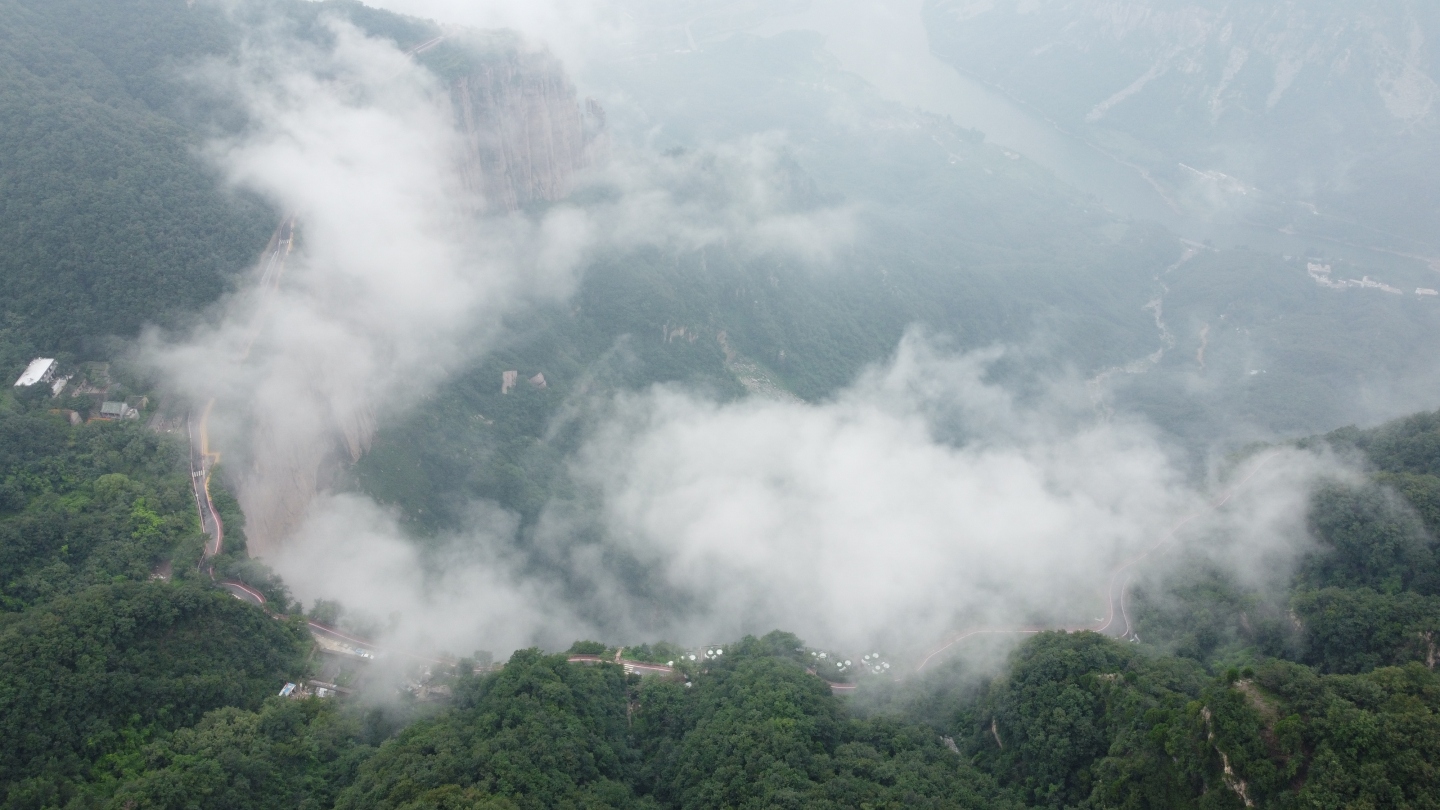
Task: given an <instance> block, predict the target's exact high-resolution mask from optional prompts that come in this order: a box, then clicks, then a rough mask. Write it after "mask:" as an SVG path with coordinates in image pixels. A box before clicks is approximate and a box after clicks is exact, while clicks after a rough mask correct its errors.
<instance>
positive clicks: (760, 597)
mask: <svg viewBox="0 0 1440 810" xmlns="http://www.w3.org/2000/svg"><path fill="white" fill-rule="evenodd" d="M996 354H997V353H995V352H990V353H978V354H966V355H958V356H957V355H952V354H949V353H947V352H945V351H943V350H939V349H936V348H935V347H934V346H932V345H931V343H930V342H929V341H927V340H925V339H923V338H921V337H919V336H915V335H912V336H910V337H908V338H907V339H906V340H905V342H904V343H903V344H902V345H901V346H900V347H899V349H898V351H897V354H896V356H895V358H894V359H893V360H892V362H890V363H888V364H886V365H885V366H883V367H881V368H877V369H874V370H872V371H871V372H870V373H868V374H866V375H864V376H863V377H862V378H861V379H860V380H858V381H857V382H856V383H855V384H854V385H853V386H851V387H850V388H849V389H847V390H846V391H844V392H842V393H841V394H840V395H838V396H837V397H836V398H835V399H834V400H832V401H830V402H827V403H822V404H805V403H796V402H780V401H773V400H764V399H753V398H752V399H748V400H743V401H738V402H730V403H719V402H715V401H711V400H707V399H705V398H703V397H700V396H697V395H695V394H693V393H691V392H687V391H684V390H680V389H674V388H658V389H655V390H652V391H648V392H644V393H636V394H629V395H621V396H620V397H619V398H618V399H616V400H614V401H612V402H611V403H610V404H609V406H608V408H606V409H605V414H606V415H605V416H604V417H602V418H600V419H597V420H596V422H595V423H594V427H593V432H592V434H591V437H590V439H589V441H588V442H587V444H586V448H585V450H584V452H583V453H582V454H581V455H580V456H579V458H578V459H577V461H576V462H575V466H574V468H573V470H572V474H573V476H574V480H575V483H576V484H577V489H578V491H580V492H581V493H583V494H582V495H581V496H579V497H578V498H576V499H573V500H568V501H564V502H556V503H554V504H553V505H552V507H551V508H550V509H549V511H548V512H547V515H546V516H545V518H544V519H543V520H542V524H541V526H540V528H539V530H538V532H537V533H536V535H535V536H534V537H532V538H530V540H531V542H532V543H533V544H534V547H533V548H527V549H526V550H525V552H524V553H518V552H516V551H515V548H516V546H515V544H514V530H515V523H514V521H513V519H510V518H507V517H505V516H504V514H503V513H501V512H498V511H497V510H495V509H494V508H493V507H486V506H483V505H480V506H477V509H476V512H475V516H474V519H473V522H472V526H473V527H474V529H473V530H472V531H469V532H467V533H463V534H460V535H455V536H451V537H446V538H441V539H440V540H439V541H437V543H436V544H435V545H434V546H433V547H432V548H431V550H429V551H427V552H424V553H422V552H419V551H417V550H415V546H414V545H413V544H412V543H410V542H409V541H406V540H404V539H403V536H402V533H401V532H400V530H399V529H398V527H397V525H396V522H395V520H394V518H393V516H389V515H387V513H385V512H383V511H381V510H378V509H376V508H375V507H374V506H373V505H369V504H366V503H363V502H361V501H360V500H359V499H356V498H353V497H344V498H337V499H331V500H328V501H326V502H325V503H324V508H322V509H320V510H318V511H317V512H315V513H314V515H313V516H312V521H311V523H310V524H309V525H307V529H306V536H307V537H308V538H309V540H308V543H307V545H306V546H303V547H297V548H295V549H294V550H292V551H290V552H287V554H286V555H285V556H283V557H282V558H280V559H279V560H278V565H279V568H280V570H281V572H282V573H284V575H285V576H286V578H287V581H289V582H290V583H291V584H292V586H294V587H295V588H296V589H297V591H299V592H303V593H311V594H315V595H323V596H325V597H327V598H338V599H340V600H341V601H344V602H345V603H347V604H349V605H352V606H359V607H363V609H364V610H365V611H366V612H368V613H370V614H372V615H378V616H385V615H390V614H394V615H395V617H396V618H395V620H394V621H393V624H392V626H393V627H394V629H395V630H396V632H397V633H398V634H399V635H400V636H402V637H405V638H407V639H425V640H428V641H431V642H435V643H440V644H442V645H446V646H449V647H450V648H452V649H469V648H470V647H469V646H467V645H472V646H483V647H486V648H488V649H493V650H497V651H499V650H508V649H511V648H514V647H517V646H524V645H526V644H532V643H539V644H543V645H548V646H551V647H555V646H563V645H564V644H565V643H567V642H568V641H569V640H571V639H574V638H578V637H602V638H606V639H607V640H610V641H615V642H628V643H634V642H639V641H647V640H655V639H658V638H668V639H673V640H677V641H681V642H686V643H704V642H713V641H720V640H724V639H730V638H735V637H737V636H738V635H740V634H743V633H763V632H766V631H768V630H770V629H773V628H776V627H781V628H785V629H788V630H792V631H794V632H797V633H799V634H800V635H801V636H802V637H804V638H806V639H808V640H810V641H812V642H813V643H819V644H826V645H842V646H846V647H848V648H856V649H858V648H859V647H862V646H863V647H867V648H884V649H889V650H893V651H898V652H904V653H913V652H916V651H919V650H923V649H926V648H927V647H928V646H930V645H932V644H934V643H935V642H936V641H938V640H940V639H942V638H944V637H946V635H947V634H949V633H951V632H953V631H954V630H956V629H957V628H977V627H990V628H1015V627H1084V626H1092V625H1094V624H1095V619H1096V618H1097V617H1098V616H1104V615H1105V612H1106V609H1107V604H1106V600H1107V595H1106V594H1107V585H1108V583H1109V581H1110V575H1111V572H1112V571H1113V570H1114V569H1115V568H1116V567H1117V566H1119V565H1121V564H1122V563H1123V562H1125V561H1127V560H1130V559H1133V558H1135V557H1136V556H1137V555H1141V554H1144V553H1146V552H1151V553H1150V555H1149V557H1148V558H1147V561H1146V564H1145V566H1142V567H1140V568H1138V569H1137V571H1138V572H1140V573H1144V572H1150V573H1153V572H1155V571H1157V570H1163V569H1164V568H1165V567H1166V566H1167V565H1168V564H1170V563H1172V562H1174V561H1175V560H1177V559H1179V554H1178V552H1179V551H1181V550H1182V548H1181V546H1189V547H1191V548H1190V550H1192V551H1194V550H1196V547H1203V548H1204V549H1209V550H1210V551H1211V552H1213V553H1214V554H1215V555H1216V557H1217V559H1221V560H1223V561H1224V564H1225V565H1227V566H1234V567H1235V569H1236V570H1237V571H1238V572H1241V573H1242V574H1245V573H1247V572H1248V573H1249V574H1253V575H1254V576H1255V577H1257V578H1258V577H1260V572H1262V571H1263V572H1265V573H1266V574H1267V575H1274V574H1276V573H1279V572H1282V571H1284V570H1287V569H1288V567H1289V566H1291V565H1292V564H1293V563H1294V560H1295V554H1296V553H1297V551H1298V550H1300V549H1303V548H1304V547H1305V542H1306V539H1305V538H1306V533H1305V526H1304V514H1305V506H1306V499H1307V493H1308V492H1309V488H1310V486H1311V483H1312V482H1313V481H1314V479H1315V477H1316V475H1317V474H1319V473H1320V472H1322V471H1324V470H1327V469H1330V466H1331V465H1330V463H1329V462H1327V461H1325V460H1324V459H1321V458H1319V457H1316V456H1313V455H1311V454H1305V453H1295V452H1285V453H1278V454H1272V455H1270V456H1267V457H1265V459H1264V463H1263V465H1260V466H1258V467H1257V466H1256V462H1255V461H1252V462H1249V463H1248V464H1247V465H1242V466H1241V467H1240V468H1239V469H1237V470H1231V471H1227V480H1226V481H1223V482H1221V481H1217V482H1216V484H1215V485H1214V486H1213V487H1207V488H1193V487H1192V486H1190V485H1189V484H1187V483H1186V481H1185V480H1184V479H1183V478H1182V476H1181V474H1180V473H1179V472H1178V471H1177V469H1176V467H1175V466H1174V465H1173V464H1172V463H1171V459H1170V457H1169V455H1168V454H1167V453H1166V451H1165V449H1164V448H1163V447H1162V445H1161V443H1160V441H1159V440H1158V439H1157V437H1156V436H1155V434H1154V433H1153V432H1152V431H1151V430H1149V429H1147V428H1146V427H1145V426H1143V425H1140V424H1117V423H1113V422H1112V423H1102V422H1096V421H1094V419H1093V418H1092V417H1091V416H1089V415H1088V413H1087V410H1086V408H1085V397H1084V395H1083V390H1081V389H1079V388H1078V387H1072V386H1068V385H1062V386H1056V387H1054V388H1052V389H1051V390H1050V392H1049V393H1047V394H1046V395H1044V396H1042V397H1039V398H1036V399H1032V400H1030V401H1026V402H1022V401H1020V400H1017V398H1015V397H1014V396H1013V395H1011V394H1010V393H1009V392H1008V391H1007V390H1006V389H1004V388H1002V387H1000V386H998V385H996V384H994V383H991V382H988V381H987V374H988V370H989V368H990V367H991V364H992V362H993V361H994V360H995V359H996ZM1241 480H1243V483H1242V484H1240V485H1239V486H1235V484H1236V482H1237V481H1241ZM1231 487H1234V488H1233V490H1231V489H1230V488H1231ZM1216 493H1225V494H1229V495H1230V497H1229V500H1228V501H1227V502H1226V504H1225V505H1224V508H1223V509H1219V510H1215V509H1213V508H1212V506H1211V505H1209V501H1210V500H1212V499H1214V498H1216V497H1218V496H1217V495H1216ZM1186 518H1190V519H1189V520H1185V519H1186ZM1182 521H1184V528H1183V530H1181V531H1180V532H1178V533H1176V534H1175V535H1174V537H1173V544H1166V543H1165V541H1167V539H1170V538H1171V531H1172V530H1173V529H1174V528H1175V527H1176V526H1177V524H1180V523H1181V522H1182ZM1216 538H1221V540H1219V541H1217V539H1216ZM1162 544H1163V545H1162ZM422 571H429V572H431V573H430V574H428V575H427V574H422V573H420V572H422Z"/></svg>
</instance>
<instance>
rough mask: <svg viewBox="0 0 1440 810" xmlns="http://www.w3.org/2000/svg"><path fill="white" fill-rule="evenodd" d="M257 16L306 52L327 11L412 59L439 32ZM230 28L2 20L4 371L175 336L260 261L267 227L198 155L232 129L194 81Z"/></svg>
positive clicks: (365, 19) (56, 10) (137, 11)
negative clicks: (151, 334) (153, 331)
mask: <svg viewBox="0 0 1440 810" xmlns="http://www.w3.org/2000/svg"><path fill="white" fill-rule="evenodd" d="M264 5H265V6H266V7H267V8H268V10H269V13H270V15H272V16H278V15H283V16H284V17H287V18H289V19H290V20H291V21H292V24H293V25H294V26H295V27H296V28H297V30H298V32H299V33H300V34H301V35H302V36H310V37H316V36H322V35H323V30H322V29H320V28H319V27H318V25H317V22H316V21H317V19H318V18H319V16H320V15H321V14H322V13H326V12H329V13H341V14H345V15H347V16H349V17H350V18H351V19H352V20H354V21H355V22H356V23H357V24H359V25H361V26H369V28H370V29H371V30H372V31H373V32H374V33H375V34H376V35H378V36H389V37H392V38H395V39H397V40H404V41H405V44H406V45H407V46H408V45H410V44H414V43H416V42H419V41H420V40H421V39H424V38H428V37H430V36H433V33H434V29H433V28H432V27H428V26H426V25H424V24H420V23H418V22H417V21H411V20H407V19H406V18H403V17H400V16H398V15H394V14H385V13H381V12H376V11H374V10H372V9H367V8H365V7H364V6H361V5H360V4H359V3H354V2H343V1H341V2H330V3H306V2H289V1H288V0H279V2H275V3H266V4H264ZM266 10H267V9H264V8H251V9H250V11H251V12H252V13H256V14H261V15H263V14H265V13H266ZM230 13H231V12H227V10H226V9H225V8H224V7H223V6H222V5H221V4H213V3H200V4H198V5H197V4H195V3H186V2H185V1H184V0H122V2H106V3H97V2H91V1H90V0H59V2H39V1H38V0H5V2H3V3H0V301H3V304H0V306H3V313H4V317H3V324H0V365H3V367H4V368H6V369H7V370H8V369H10V368H12V367H13V368H16V369H18V368H20V367H23V365H24V363H25V362H26V361H28V360H29V359H30V358H31V357H33V356H34V355H36V354H41V353H44V354H60V355H61V356H62V357H64V358H68V359H71V360H94V359H106V358H108V357H109V356H111V355H112V354H113V353H114V347H112V346H108V345H107V344H106V343H105V342H104V340H105V338H108V337H111V336H117V337H133V336H134V335H135V334H136V332H137V331H138V330H139V329H140V327H141V326H143V325H144V324H146V323H159V324H164V325H177V324H184V323H188V322H190V321H191V320H193V317H194V316H195V315H196V314H197V313H198V311H199V310H200V309H202V308H203V307H205V306H206V305H208V304H210V303H211V302H213V301H215V300H216V299H217V298H218V297H219V296H220V295H221V293H222V292H224V291H225V290H227V289H229V288H231V287H232V285H233V283H234V281H235V276H236V274H237V273H239V272H240V271H242V270H244V269H246V268H248V267H250V266H251V265H252V264H253V263H254V261H255V259H256V257H257V256H258V255H259V253H260V251H261V249H262V248H263V247H264V246H265V241H266V239H268V238H269V236H270V233H271V232H272V231H273V230H274V228H275V225H276V223H277V221H278V219H279V212H276V211H273V210H271V209H270V208H269V207H268V206H267V205H265V204H264V203H263V202H262V201H260V200H259V199H257V198H255V197H254V196H253V195H249V194H246V193H242V192H240V191H238V190H235V189H230V188H226V187H225V186H224V185H223V180H222V178H221V177H220V175H219V173H218V172H217V171H216V170H215V168H214V166H213V164H212V162H211V161H210V160H209V159H208V158H206V157H205V156H204V154H202V151H203V146H204V143H205V140H206V139H207V138H208V137H213V136H214V135H216V134H218V132H219V131H221V130H217V126H224V125H228V126H234V125H236V124H237V123H239V121H237V120H236V119H235V117H234V111H233V110H229V109H228V108H229V107H230V106H231V104H232V102H231V101H227V100H225V99H220V98H216V96H215V94H214V93H213V92H211V91H210V90H208V89H206V88H205V87H204V85H203V82H202V81H201V80H200V79H199V78H198V76H197V71H198V70H199V68H200V66H201V64H202V63H203V61H204V60H205V59H209V58H217V57H225V56H228V55H231V54H233V53H234V52H235V50H236V49H237V48H238V47H239V46H240V43H241V39H242V30H241V28H240V27H239V26H237V25H236V22H235V20H234V19H232V18H231V16H230ZM234 13H240V12H239V11H235V12H234ZM16 373H18V371H17V372H16Z"/></svg>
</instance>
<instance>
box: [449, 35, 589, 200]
mask: <svg viewBox="0 0 1440 810" xmlns="http://www.w3.org/2000/svg"><path fill="white" fill-rule="evenodd" d="M437 50H439V49H437ZM426 57H427V61H428V62H430V63H431V64H432V67H433V69H436V70H437V72H440V73H441V74H442V75H444V76H446V78H447V79H448V80H449V82H450V100H451V104H452V106H453V107H454V110H455V117H456V121H457V124H458V125H459V127H460V129H461V131H462V132H463V133H464V135H465V141H466V146H467V149H466V152H465V155H464V163H463V165H462V167H461V172H462V173H463V175H464V177H465V182H466V184H467V186H468V187H469V188H470V189H471V190H473V191H476V192H478V193H480V195H481V196H482V197H484V199H485V203H486V207H487V209H488V210H490V211H514V210H518V209H521V208H524V207H526V206H528V205H530V204H532V203H536V202H554V201H556V200H560V199H563V198H564V197H565V196H566V195H567V194H569V193H570V191H571V189H572V187H573V184H574V178H575V174H576V173H577V172H579V171H580V170H581V169H584V168H586V167H588V166H591V165H594V164H595V163H596V162H597V161H599V160H602V159H603V158H604V156H605V153H606V146H607V139H606V131H605V112H604V110H603V109H601V108H600V105H599V104H597V103H596V102H595V101H594V100H591V99H586V100H585V102H584V103H583V104H582V103H581V102H580V100H579V98H578V97H577V94H576V91H575V86H574V85H573V84H571V82H570V79H569V78H568V77H567V76H566V75H565V71H564V68H563V67H562V66H561V64H560V62H559V61H558V60H557V59H555V57H554V56H552V55H551V54H549V53H548V52H546V51H541V50H533V49H530V48H528V47H527V46H526V45H525V44H524V43H522V42H521V41H520V40H519V39H518V38H515V37H512V36H508V35H506V34H500V33H492V34H486V35H471V36H468V37H457V38H455V40H454V41H447V43H446V44H445V46H443V50H440V52H439V53H436V54H434V55H433V56H432V55H430V54H427V55H426Z"/></svg>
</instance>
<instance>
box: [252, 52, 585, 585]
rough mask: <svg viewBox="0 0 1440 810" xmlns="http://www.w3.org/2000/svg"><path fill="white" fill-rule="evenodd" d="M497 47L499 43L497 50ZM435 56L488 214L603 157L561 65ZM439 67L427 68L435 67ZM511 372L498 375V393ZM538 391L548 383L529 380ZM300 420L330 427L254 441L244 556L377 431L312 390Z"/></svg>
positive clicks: (265, 550) (537, 195)
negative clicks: (308, 417) (312, 416)
mask: <svg viewBox="0 0 1440 810" xmlns="http://www.w3.org/2000/svg"><path fill="white" fill-rule="evenodd" d="M497 43H498V45H497ZM428 55H430V56H437V57H438V62H439V66H440V67H442V68H444V69H443V70H437V72H441V73H442V75H444V76H446V77H447V78H448V79H449V83H450V101H451V104H452V106H453V109H454V112H455V116H456V122H457V124H458V126H459V127H460V129H461V132H463V133H464V136H465V140H466V144H467V147H468V148H467V149H466V151H465V154H464V155H463V156H462V162H461V165H460V172H461V173H462V175H463V177H464V181H465V183H466V186H467V187H468V188H469V189H470V190H472V191H474V192H477V193H479V194H480V195H481V196H483V198H484V200H485V211H486V212H488V213H503V212H507V211H516V210H520V209H522V208H524V207H526V206H528V205H531V204H534V203H537V202H555V201H558V200H561V199H563V198H564V197H565V196H566V195H568V194H569V193H570V191H571V189H572V188H573V186H574V181H575V175H576V173H577V172H579V171H580V170H581V169H583V168H585V167H587V166H591V165H594V164H595V163H597V162H598V161H601V160H603V159H604V158H605V156H606V154H607V152H608V138H607V134H606V128H605V112H604V110H602V109H601V108H600V105H599V104H597V103H595V102H594V101H592V100H586V101H585V102H584V103H583V104H582V103H581V102H580V100H579V98H578V96H577V93H576V91H575V87H574V85H573V84H571V82H570V80H569V78H568V77H567V76H566V75H565V71H564V69H563V68H562V66H561V64H560V62H559V61H558V60H556V59H555V58H554V57H553V56H551V55H550V54H548V53H545V52H537V51H527V50H525V49H524V48H523V47H521V45H520V43H519V42H518V40H514V39H513V38H510V37H508V36H506V35H503V34H495V35H490V36H489V37H488V38H482V37H481V36H479V35H477V36H476V37H475V39H474V40H473V41H466V40H463V39H461V40H460V41H458V42H455V43H453V44H449V46H448V48H446V49H440V48H437V49H434V50H432V51H429V52H428ZM435 68H436V65H432V69H435ZM515 374H516V373H515V372H513V371H510V372H506V374H505V381H504V385H505V390H506V391H508V390H509V389H510V388H512V387H514V385H515V382H516V379H515ZM530 384H531V385H533V386H535V387H536V388H544V387H545V385H546V383H545V378H544V376H543V375H538V374H537V375H536V376H535V377H533V378H531V379H530ZM312 394H313V395H314V396H317V397H319V398H320V400H321V402H320V403H317V404H316V405H315V407H314V408H312V409H309V410H308V411H307V412H313V413H327V412H328V413H329V417H328V424H325V425H295V424H288V423H287V424H284V425H280V424H266V425H259V426H257V428H256V430H255V434H254V435H253V436H252V440H251V452H252V454H253V458H254V462H253V464H251V465H249V467H250V469H249V472H248V474H247V475H246V476H245V478H244V479H243V481H242V482H241V487H240V501H241V508H242V509H243V511H244V513H245V516H246V520H247V525H246V535H247V541H248V546H249V550H250V553H251V554H252V555H254V556H259V557H263V556H266V555H267V554H270V553H272V552H274V551H275V550H276V549H277V548H278V546H279V544H281V543H283V542H284V540H285V539H286V538H287V537H289V536H290V535H291V534H293V533H294V532H295V531H296V529H298V528H299V525H300V522H301V521H302V520H303V519H304V517H305V513H306V510H307V509H308V508H309V506H310V504H311V503H312V502H313V501H314V500H315V497H316V495H317V494H318V493H320V492H323V491H325V490H327V489H329V488H330V487H331V486H332V485H333V483H334V482H335V480H336V479H337V478H338V477H339V475H340V474H341V473H343V471H344V469H345V468H346V467H348V466H349V465H351V464H354V463H355V462H357V461H359V460H360V458H361V457H362V456H363V455H364V454H365V453H367V452H368V451H369V449H370V443H371V441H372V439H373V438H374V436H375V432H376V430H377V424H376V418H375V413H374V412H373V410H371V409H370V408H369V407H368V406H365V405H352V404H347V403H353V402H354V401H355V399H356V397H355V396H354V395H353V393H352V395H347V396H338V395H337V392H334V391H316V392H312Z"/></svg>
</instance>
